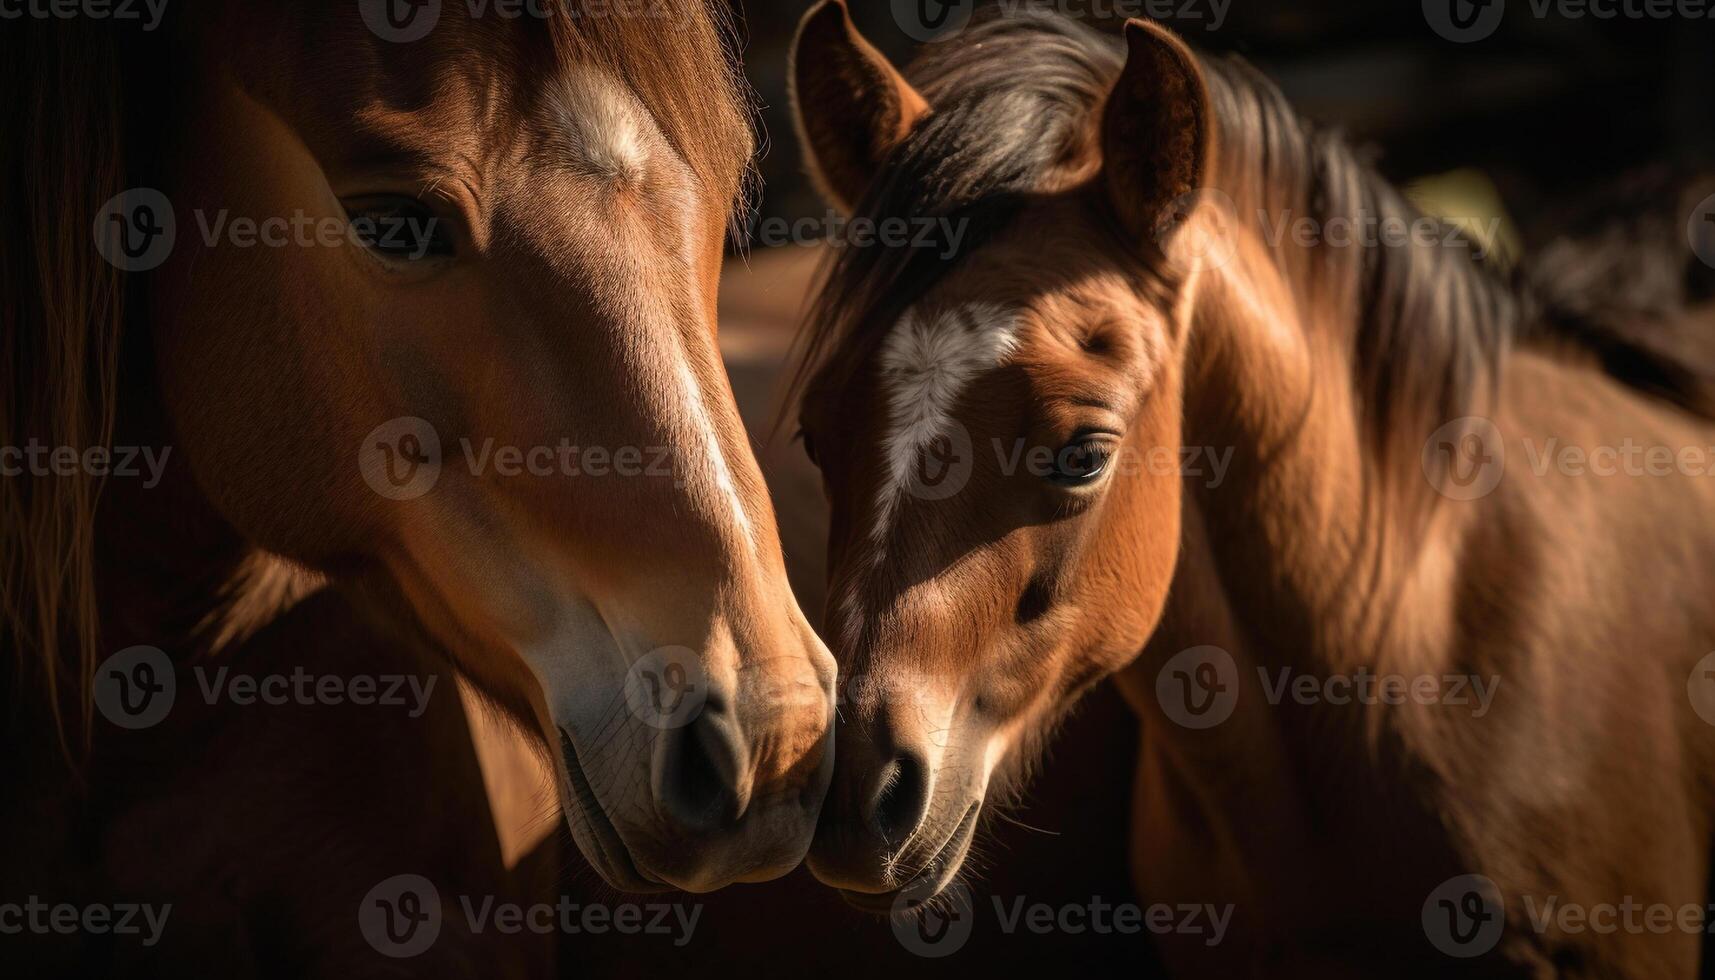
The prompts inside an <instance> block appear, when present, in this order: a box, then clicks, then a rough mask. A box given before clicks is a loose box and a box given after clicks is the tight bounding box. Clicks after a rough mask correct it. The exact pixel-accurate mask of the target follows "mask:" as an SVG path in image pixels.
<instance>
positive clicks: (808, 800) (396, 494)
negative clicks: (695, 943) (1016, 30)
mask: <svg viewBox="0 0 1715 980" xmlns="http://www.w3.org/2000/svg"><path fill="white" fill-rule="evenodd" d="M385 6H386V5H383V4H374V3H367V2H366V3H363V4H357V3H350V2H344V3H335V2H326V3H303V2H291V3H286V2H277V3H270V4H265V5H257V4H253V3H243V4H238V3H216V2H212V0H211V2H206V3H185V4H183V5H174V7H173V8H172V10H171V11H170V12H169V13H168V14H167V16H166V19H165V22H163V23H161V24H159V25H148V26H149V29H148V30H141V29H138V27H137V26H136V25H129V26H128V25H126V24H125V23H124V22H121V21H92V20H91V19H90V18H83V19H79V20H59V19H55V20H41V21H38V22H33V23H32V22H27V21H23V22H9V23H8V26H7V28H6V31H5V32H4V33H5V35H6V37H5V44H6V47H5V52H4V57H3V58H0V60H3V61H4V62H5V65H6V68H5V71H6V78H7V81H8V84H7V85H6V89H7V91H8V92H9V93H12V97H11V98H9V99H7V100H6V101H7V107H6V110H5V111H6V118H5V125H4V134H5V142H6V143H7V145H8V147H9V150H8V157H7V162H6V166H7V170H6V173H5V189H4V194H5V198H4V211H5V213H6V215H7V219H8V224H9V228H10V229H11V232H10V233H11V234H12V235H13V236H14V237H13V238H9V239H8V243H9V246H10V245H11V244H13V243H16V242H19V241H22V242H24V244H23V245H22V246H21V247H19V248H18V249H16V250H11V249H10V248H9V251H8V255H7V259H6V262H5V263H4V270H3V271H0V276H4V303H5V306H4V310H5V312H4V317H5V338H4V344H5V346H4V349H3V352H0V371H3V374H4V390H5V396H4V404H3V405H0V412H3V413H4V415H3V416H0V432H3V435H0V444H3V445H5V446H6V447H8V448H9V449H17V450H20V451H24V450H29V449H30V447H47V449H48V451H49V452H56V451H57V452H60V453H76V454H77V455H76V457H75V458H76V459H77V460H84V459H89V458H94V457H90V456H88V455H87V451H88V450H89V449H90V448H91V447H104V446H119V447H123V446H141V447H150V448H151V450H152V453H151V458H155V459H162V460H164V463H165V465H164V467H163V469H162V471H161V472H160V473H158V474H148V475H149V476H151V477H153V479H149V480H143V479H126V478H124V477H123V476H118V475H115V476H110V477H109V476H106V475H105V467H98V466H94V465H88V466H77V467H64V468H62V467H60V466H59V463H58V462H55V463H54V464H53V466H54V468H53V469H52V470H43V471H41V472H37V471H36V470H27V471H26V470H25V469H22V468H27V467H29V466H31V465H35V464H32V463H30V462H28V461H27V460H28V459H34V458H35V457H25V456H22V455H15V454H8V457H7V462H8V463H12V464H16V465H15V466H14V467H13V468H12V470H11V471H9V472H8V475H7V477H6V478H5V479H4V480H0V510H3V512H4V515H5V517H4V520H5V533H4V536H3V538H0V558H3V566H4V570H3V572H0V575H3V577H4V584H3V586H0V588H3V590H4V591H3V595H0V599H3V602H0V612H3V615H0V642H3V644H4V645H5V646H6V647H8V648H9V651H10V653H12V654H14V655H16V658H17V659H16V664H15V665H14V672H13V676H12V677H11V678H10V679H9V688H10V690H9V691H8V694H9V695H10V698H9V700H11V701H12V702H14V703H16V704H20V705H25V707H23V708H21V709H20V710H19V711H18V713H16V714H14V715H12V716H11V718H10V719H9V726H8V727H9V728H10V730H11V731H10V734H11V736H12V742H11V743H10V744H17V745H21V746H23V747H24V748H25V749H39V748H40V747H41V746H43V745H44V744H46V745H48V746H49V748H50V750H51V749H52V747H53V742H54V740H53V737H52V735H51V734H50V733H51V732H52V731H53V730H54V729H53V728H52V727H51V726H52V725H56V724H57V725H58V726H59V731H61V732H62V735H63V736H64V737H65V738H66V741H67V743H69V744H68V746H67V747H68V749H69V750H70V752H71V754H73V755H76V754H78V753H79V752H80V751H81V748H82V745H81V743H83V742H84V741H85V736H86V732H88V731H89V730H90V729H91V728H93V729H94V730H96V732H97V736H98V737H97V738H96V739H95V741H96V742H97V743H99V742H100V741H101V740H102V739H103V738H112V739H119V738H123V737H125V733H123V732H119V731H118V730H117V729H116V728H113V727H111V726H109V725H108V723H107V722H106V721H105V720H102V719H100V718H99V717H95V716H94V715H93V714H92V713H91V710H90V697H91V685H92V681H93V679H94V677H95V675H96V671H95V664H96V663H97V661H100V660H102V659H103V658H105V657H107V656H108V655H110V654H113V653H114V652H115V651H119V650H121V649H123V648H127V647H130V646H132V645H135V644H148V645H152V646H155V647H159V648H162V649H164V650H165V651H167V653H168V654H169V655H170V656H171V658H172V660H173V661H174V662H175V663H177V664H180V665H181V666H182V665H184V664H188V663H191V662H193V661H197V662H206V661H209V660H210V659H211V658H218V657H219V656H221V655H222V654H223V651H227V650H230V649H232V646H233V644H234V643H236V642H237V641H241V640H242V639H243V638H244V637H246V636H248V635H251V634H253V633H255V632H256V631H258V630H261V629H263V628H265V626H266V625H267V624H269V623H271V622H273V621H275V620H276V619H278V617H279V616H281V615H282V613H283V612H284V611H285V610H286V609H287V608H288V607H289V606H291V605H292V603H294V602H295V601H297V600H299V599H300V598H301V597H302V596H303V595H304V594H305V593H306V592H307V591H312V590H314V589H316V588H318V587H319V586H318V584H317V583H318V582H319V581H320V580H322V579H324V578H331V579H333V580H335V581H337V582H339V583H341V584H342V588H344V589H345V590H346V591H348V592H351V593H354V594H361V595H363V596H365V597H366V599H365V600H364V601H365V602H367V603H369V604H371V605H372V606H373V609H374V612H373V613H372V615H375V616H382V617H384V618H386V617H391V621H395V622H399V623H406V624H413V628H414V625H415V624H420V625H421V627H422V628H423V630H424V631H425V632H426V635H427V636H428V637H430V638H432V640H433V641H434V642H435V643H436V644H438V645H439V646H440V647H443V648H444V650H445V651H446V654H447V655H448V656H450V658H451V659H452V661H453V662H454V663H455V664H456V667H457V669H458V670H459V671H460V673H461V674H462V675H464V676H466V677H468V678H469V679H470V681H471V682H472V683H473V684H474V686H475V687H476V689H477V690H478V691H480V693H481V694H482V695H483V696H484V697H485V698H486V699H487V700H489V701H491V702H493V703H494V704H495V705H497V706H499V708H500V709H501V710H502V711H503V712H504V713H505V715H506V716H507V717H509V718H511V719H512V720H514V721H515V722H517V723H518V724H519V725H520V726H522V727H523V729H524V730H525V732H526V734H527V735H528V736H529V737H530V738H531V739H532V741H533V742H534V743H535V745H536V747H537V749H538V750H539V751H540V753H541V754H542V756H543V757H544V758H545V759H548V760H550V761H551V763H552V764H554V765H555V767H556V770H555V771H556V772H558V773H559V777H558V779H557V780H556V782H557V784H558V796H559V800H560V803H561V805H563V807H564V810H565V812H566V814H567V819H568V821H569V822H570V824H571V827H572V830H573V833H574V835H575V836H576V838H577V841H578V843H579V845H580V847H581V848H582V850H583V851H584V854H585V855H586V856H587V857H588V858H589V860H590V861H591V863H593V864H594V865H595V866H596V868H597V869H598V870H599V871H600V873H601V875H602V876H603V877H604V878H605V879H606V880H607V881H608V882H610V883H611V884H613V885H614V886H617V887H620V888H624V889H634V890H657V889H660V888H663V887H665V886H676V887H681V888H685V889H690V890H697V891H700V890H707V889H711V888H716V887H719V886H722V885H724V884H726V883H728V882H732V881H735V880H747V881H748V880H756V879H765V878H770V877H773V876H777V875H779V874H782V873H784V872H785V871H787V870H789V869H791V868H792V867H793V866H795V865H796V864H797V863H798V862H799V860H800V859H801V857H802V855H803V853H804V852H805V850H806V849H807V847H808V846H809V842H810V839H811V835H812V833H813V830H814V824H815V819H816V814H817V811H818V808H819V806H820V801H821V796H822V794H823V792H824V790H825V786H826V781H827V778H828V774H829V773H830V772H831V758H830V755H829V752H828V751H827V743H828V741H829V739H831V723H832V712H831V706H830V700H829V698H830V693H831V687H832V661H831V659H830V658H829V657H828V655H827V652H826V650H825V648H824V647H823V646H822V645H821V643H820V642H819V641H818V640H817V638H816V637H815V635H814V633H813V632H812V630H811V629H810V628H809V627H808V625H807V624H806V622H805V620H804V618H803V617H802V615H801V614H800V613H799V611H798V609H797V607H796V605H795V603H794V602H793V601H792V597H791V594H790V590H789V588H788V586H787V582H786V577H785V572H784V569H783V567H782V562H781V556H780V546H779V543H778V539H777V536H776V531H775V528H774V520H773V515H772V512H771V510H770V506H769V503H768V497H767V494H766V491H765V488H764V486H763V483H762V480H761V477H760V474H759V472H758V469H757V466H756V464H755V461H754V459H753V458H752V455H751V452H750V448H749V445H748V441H747V437H746V435H745V432H744V430H743V428H742V426H741V424H740V421H739V418H738V414H737V411H736V409H735V407H734V405H733V400H732V394H731V391H730V389H729V387H728V384H727V381H726V378H725V376H724V374H723V372H722V369H721V364H720V360H719V355H718V353H717V350H716V346H715V321H714V312H715V294H716V284H717V273H718V271H719V267H720V263H721V259H722V244H723V240H724V234H725V229H726V224H727V220H728V217H729V212H730V211H731V209H732V208H733V206H734V203H735V201H737V200H738V199H739V198H740V196H741V194H740V192H741V185H742V183H743V175H744V173H745V171H746V168H747V164H748V157H749V154H750V152H751V141H750V135H749V129H748V125H747V121H746V117H745V111H744V101H743V99H744V97H743V95H742V94H741V89H740V87H739V83H738V80H737V75H736V73H735V72H734V70H733V68H732V66H731V64H730V63H729V60H728V57H727V54H726V48H725V47H724V46H723V37H722V30H721V26H720V24H721V23H722V17H721V15H720V14H718V13H717V12H716V10H715V8H713V7H705V6H704V5H703V4H701V3H687V4H676V5H673V6H672V7H671V8H662V10H661V11H660V16H661V17H670V18H671V20H670V22H663V21H662V20H661V19H660V17H638V16H629V15H628V16H621V15H619V14H618V13H617V12H615V11H594V10H585V9H584V8H583V7H582V6H581V5H579V4H576V3H572V4H553V5H551V7H550V8H549V9H548V11H547V12H546V13H544V14H542V15H540V16H535V15H532V16H525V17H503V16H499V14H498V12H495V13H494V15H493V16H491V17H489V18H487V19H486V20H479V19H478V16H477V11H478V8H474V7H472V8H470V9H467V8H466V6H465V5H455V4H448V5H446V7H445V9H444V10H440V11H439V12H438V22H436V23H432V25H431V24H430V23H429V22H428V21H423V22H421V26H424V27H431V28H432V29H428V30H427V32H426V33H424V32H423V31H421V30H419V31H416V32H415V33H414V35H413V36H411V37H405V36H402V35H401V34H400V33H399V32H400V31H401V29H402V28H401V23H400V21H399V18H398V17H396V16H395V17H393V18H391V19H388V18H386V17H383V16H382V15H381V13H379V12H378V11H382V10H383V8H384V7H385ZM393 12H394V13H398V12H399V11H393ZM404 13H406V14H413V10H412V9H410V8H407V9H405V10H404ZM418 15H421V16H424V17H432V16H433V15H432V14H430V13H429V12H428V11H427V10H426V9H423V8H415V13H414V14H413V16H418ZM409 19H410V18H406V20H409ZM127 189H129V190H127ZM122 190H127V193H126V194H125V195H124V196H122V197H118V198H115V195H117V194H119V193H120V192H121V191H122ZM110 199H111V200H110ZM103 202H110V203H109V204H108V205H107V206H106V207H105V208H104V204H103ZM92 228H93V229H94V235H93V238H92ZM25 234H27V236H28V238H27V239H24V238H22V236H23V235H25ZM104 255H105V256H107V259H106V260H104V258H103V256H104ZM121 269H124V270H126V271H123V272H122V271H120V270H121ZM56 447H68V448H65V449H56ZM50 458H51V459H54V460H58V459H59V457H58V456H53V457H50ZM101 458H106V457H101ZM114 458H116V459H117V458H120V457H119V454H118V453H115V454H114ZM124 458H127V459H130V458H132V457H131V456H126V457H124ZM42 465H43V466H45V465H47V464H42ZM20 472H21V473H22V475H19V473H20ZM352 655H353V656H361V655H362V654H361V651H354V652H353V653H352ZM8 659H9V660H11V659H12V658H11V657H8ZM126 679H127V678H125V677H119V678H118V681H119V682H124V681H125V680H126ZM139 679H143V678H139ZM186 685H187V686H188V681H186ZM41 690H45V691H47V692H48V695H49V696H48V697H47V698H46V699H41V697H40V694H39V691H41ZM442 690H443V691H445V692H447V693H448V694H450V693H451V691H452V686H451V685H450V684H449V685H446V686H444V687H443V688H442ZM28 694H34V696H35V698H36V699H37V700H38V701H39V702H40V703H41V704H42V705H44V707H41V708H39V709H36V708H31V707H28V704H29V699H28V698H27V697H26V695H28ZM185 696H186V695H185V692H184V691H180V697H181V699H182V698H183V697H185ZM652 699H653V700H652ZM681 706H682V707H681ZM656 709H663V710H666V709H671V710H673V711H674V715H673V717H672V718H666V717H665V716H658V715H656V714H655V711H656ZM98 747H99V746H98ZM350 748H351V750H353V752H354V754H360V753H361V751H362V749H361V747H360V746H356V745H353V746H351V747H350ZM48 754H52V753H51V752H40V751H38V752H35V753H33V755H36V756H46V755H48ZM54 761H55V760H49V759H46V758H32V759H31V760H30V762H31V764H32V767H33V768H31V769H29V770H21V771H29V772H32V773H34V774H35V775H37V776H41V777H42V778H43V779H46V780H49V781H51V776H48V775H45V774H46V773H48V772H49V769H50V767H51V766H52V765H53V764H54ZM355 764H356V763H354V765H355ZM330 775H331V774H330ZM473 789H474V787H473ZM93 792H95V793H97V794H99V792H100V787H99V786H97V787H94V788H93Z"/></svg>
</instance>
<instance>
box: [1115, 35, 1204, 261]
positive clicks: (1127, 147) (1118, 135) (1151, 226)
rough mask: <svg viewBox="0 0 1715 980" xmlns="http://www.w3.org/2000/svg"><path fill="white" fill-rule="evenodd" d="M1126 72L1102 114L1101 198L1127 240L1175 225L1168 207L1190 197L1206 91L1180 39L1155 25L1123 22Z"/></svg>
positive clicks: (1200, 150)
mask: <svg viewBox="0 0 1715 980" xmlns="http://www.w3.org/2000/svg"><path fill="white" fill-rule="evenodd" d="M1125 42H1126V61H1125V69H1124V70H1123V71H1121V72H1120V77H1119V80H1118V81H1117V82H1115V83H1114V88H1113V91H1112V92H1111V93H1109V95H1108V103H1107V108H1106V109H1105V111H1104V113H1103V116H1102V161H1103V164H1102V165H1103V171H1104V181H1105V183H1106V185H1107V195H1108V201H1109V203H1110V204H1111V205H1112V206H1113V208H1114V210H1115V212H1116V213H1117V214H1118V215H1119V218H1120V221H1121V223H1122V225H1123V226H1124V227H1125V230H1126V231H1127V232H1128V233H1129V234H1130V235H1131V239H1132V241H1134V242H1137V243H1139V244H1141V243H1142V242H1143V241H1145V240H1154V241H1156V242H1157V243H1158V244H1165V242H1163V241H1162V237H1163V234H1164V231H1163V228H1164V225H1163V222H1164V220H1167V221H1172V222H1173V223H1172V224H1171V225H1168V226H1167V227H1177V220H1176V219H1175V218H1174V217H1173V215H1172V212H1170V211H1169V208H1173V207H1177V206H1178V204H1179V202H1182V201H1188V200H1190V199H1191V197H1192V195H1193V194H1194V192H1196V191H1197V190H1198V189H1199V188H1201V187H1202V184H1203V180H1204V177H1205V175H1206V173H1207V171H1208V167H1209V152H1210V146H1209V145H1210V140H1211V134H1210V117H1209V91H1208V88H1207V86H1206V85H1205V84H1204V81H1203V74H1202V71H1201V70H1200V69H1199V68H1198V67H1197V60H1196V57H1195V56H1194V55H1192V53H1191V49H1190V48H1187V47H1186V46H1185V42H1183V41H1181V40H1179V38H1178V37H1176V36H1174V34H1173V33H1172V32H1171V31H1169V30H1167V29H1166V28H1164V27H1161V26H1160V25H1157V24H1152V23H1149V22H1147V21H1143V20H1138V19H1136V18H1133V19H1132V20H1128V21H1126V25H1125Z"/></svg>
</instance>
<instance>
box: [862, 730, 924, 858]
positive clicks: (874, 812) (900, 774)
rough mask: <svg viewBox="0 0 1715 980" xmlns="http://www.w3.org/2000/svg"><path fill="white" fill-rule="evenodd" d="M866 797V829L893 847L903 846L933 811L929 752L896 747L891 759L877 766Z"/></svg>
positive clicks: (863, 812)
mask: <svg viewBox="0 0 1715 980" xmlns="http://www.w3.org/2000/svg"><path fill="white" fill-rule="evenodd" d="M866 797H867V800H868V802H867V803H865V804H864V805H863V808H862V819H863V822H864V824H865V826H866V827H867V828H868V829H869V830H870V831H871V832H872V833H874V834H875V835H876V836H878V837H880V838H881V839H882V841H884V842H886V843H887V844H889V845H891V846H893V847H898V846H899V845H901V844H903V843H904V842H905V840H906V839H907V838H909V837H910V836H911V834H912V832H913V831H915V830H916V829H917V825H918V824H920V823H922V822H923V817H924V815H925V814H926V813H927V812H928V810H929V756H928V753H927V752H924V751H922V750H921V749H916V748H910V747H895V748H894V749H893V752H892V754H891V758H888V759H886V760H885V761H883V762H882V763H881V764H880V765H879V766H877V767H876V769H875V771H874V775H873V776H872V785H871V788H870V791H869V792H868V793H867V794H866Z"/></svg>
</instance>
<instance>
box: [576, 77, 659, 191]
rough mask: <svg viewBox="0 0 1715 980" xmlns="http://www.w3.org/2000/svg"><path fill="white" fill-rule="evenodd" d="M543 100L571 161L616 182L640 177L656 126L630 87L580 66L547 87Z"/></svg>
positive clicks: (632, 180)
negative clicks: (549, 107) (552, 112)
mask: <svg viewBox="0 0 1715 980" xmlns="http://www.w3.org/2000/svg"><path fill="white" fill-rule="evenodd" d="M549 102H550V103H551V104H552V105H553V107H554V110H555V115H556V116H557V117H558V120H557V121H558V122H559V124H560V125H559V127H558V130H559V133H560V134H561V135H563V136H564V138H565V142H566V150H567V151H568V156H569V157H570V158H571V161H572V163H573V164H574V165H576V166H579V167H581V168H585V169H588V170H591V171H593V172H595V173H597V174H600V175H601V176H604V177H607V178H609V179H611V180H615V181H619V182H622V183H635V182H637V181H638V180H641V179H642V177H643V172H644V169H645V167H646V165H647V164H648V162H649V144H650V137H651V136H652V135H653V136H658V135H659V133H660V130H659V128H658V127H656V125H655V119H654V117H653V116H651V115H650V114H649V111H648V110H647V109H645V108H644V107H643V104H642V103H641V102H639V101H638V100H637V96H636V95H634V94H632V92H631V90H630V89H628V88H626V87H625V86H624V85H622V84H620V83H619V82H618V81H617V80H616V79H614V78H612V77H610V76H608V75H607V74H606V73H604V72H600V71H597V70H595V69H592V68H588V67H583V68H578V69H576V70H574V71H572V72H571V73H569V75H568V76H567V78H566V80H565V81H564V82H563V83H562V84H561V85H559V86H557V87H555V88H554V89H552V90H550V92H549Z"/></svg>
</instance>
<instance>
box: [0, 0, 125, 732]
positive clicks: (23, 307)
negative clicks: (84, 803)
mask: <svg viewBox="0 0 1715 980" xmlns="http://www.w3.org/2000/svg"><path fill="white" fill-rule="evenodd" d="M0 80H3V81H0V85H3V86H4V88H5V90H6V91H7V92H9V93H11V97H9V98H7V99H5V100H4V103H5V104H4V106H3V107H0V142H3V143H4V144H5V146H6V150H5V153H4V161H3V162H0V225H3V226H4V228H5V243H6V244H5V249H6V251H5V254H4V257H3V258H0V445H6V446H25V445H27V444H29V443H30V442H31V440H36V441H39V442H41V443H43V444H45V445H48V446H80V447H81V446H97V445H107V444H108V443H109V442H110V441H111V436H112V431H113V421H114V419H113V412H114V401H115V399H116V396H117V393H118V387H119V372H118V366H119V356H118V355H119V336H120V325H121V322H122V320H123V315H124V294H125V290H124V286H123V283H122V282H121V273H120V272H119V271H118V270H117V269H116V268H114V267H113V266H110V265H108V264H107V262H106V261H105V260H103V259H102V257H101V255H100V254H99V253H98V252H97V251H96V249H95V248H94V246H93V243H92V241H91V237H90V236H91V222H92V220H93V218H94V215H95V212H96V210H97V209H98V208H100V207H101V204H102V202H103V201H106V200H107V199H108V198H110V197H112V196H113V195H115V194H117V193H119V192H120V190H122V189H123V186H124V176H125V164H126V161H125V158H124V154H123V152H122V148H121V143H122V140H121V133H122V131H123V128H124V121H123V100H124V98H125V93H126V91H127V88H128V87H129V86H130V84H131V83H130V82H128V81H127V80H126V77H125V75H124V74H123V73H122V69H121V58H120V55H119V51H118V39H117V38H116V37H115V35H114V33H113V31H112V30H111V29H109V28H105V27H103V26H98V25H91V24H90V23H89V19H88V18H78V19H77V20H76V21H52V22H42V23H31V22H29V21H28V20H25V21H18V22H15V23H13V24H11V25H8V27H7V29H6V30H5V31H3V32H0ZM101 483H102V481H101V480H100V478H98V477H95V476H93V475H90V474H88V473H85V472H82V471H81V468H80V471H79V472H78V473H77V474H76V475H73V476H64V477H58V476H56V477H53V478H51V479H43V478H40V477H33V476H30V475H28V474H25V475H22V476H16V477H0V522H4V533H3V534H0V646H3V647H5V648H7V650H8V651H9V652H10V654H11V657H10V659H11V661H12V663H11V665H10V670H11V675H12V676H11V677H10V678H9V683H8V685H7V687H8V689H9V690H8V692H7V694H8V696H9V699H10V700H12V701H13V702H14V707H16V702H17V701H18V700H19V699H20V698H21V697H22V696H23V694H24V692H25V691H27V690H29V689H30V688H31V687H39V688H41V689H43V690H45V692H46V694H47V698H48V705H49V711H50V713H51V715H52V718H53V721H54V724H55V728H56V730H57V731H58V734H59V738H60V745H61V748H62V750H64V751H65V752H66V753H67V754H68V755H69V754H70V752H71V751H72V748H73V743H74V741H75V742H76V743H77V744H79V745H86V744H87V740H88V736H89V731H90V719H89V716H88V710H87V705H88V703H89V697H90V685H91V682H92V675H93V673H94V669H95V658H96V651H97V646H96V644H97V623H98V618H99V612H98V608H97V597H96V582H95V561H94V525H95V510H96V504H97V502H98V500H99V499H100V496H101ZM76 706H83V707H82V710H81V711H79V710H78V709H77V707H76ZM68 715H70V717H68ZM73 732H76V733H77V734H76V735H75V738H74V736H73V734H72V733H73Z"/></svg>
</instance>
